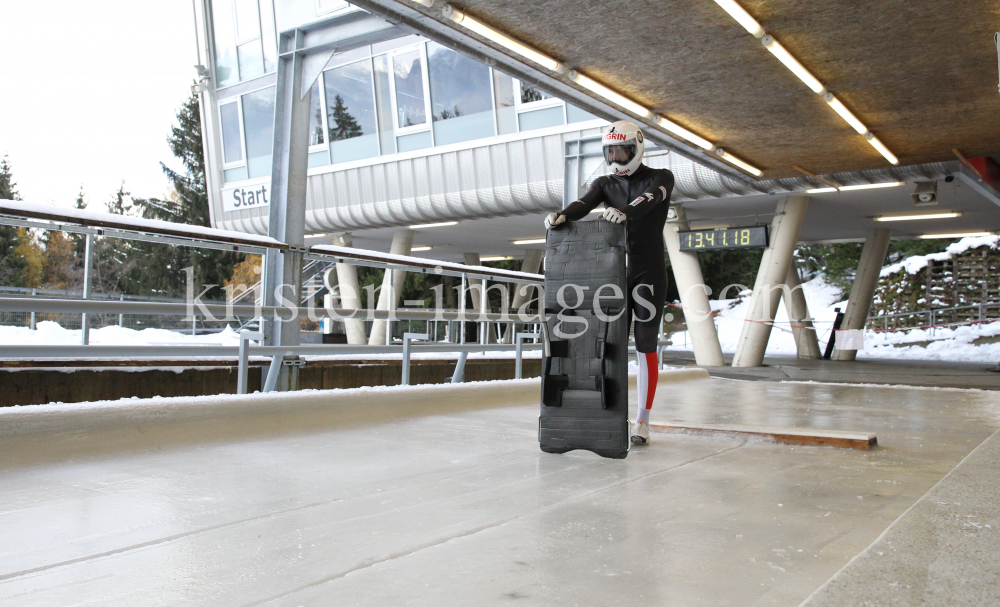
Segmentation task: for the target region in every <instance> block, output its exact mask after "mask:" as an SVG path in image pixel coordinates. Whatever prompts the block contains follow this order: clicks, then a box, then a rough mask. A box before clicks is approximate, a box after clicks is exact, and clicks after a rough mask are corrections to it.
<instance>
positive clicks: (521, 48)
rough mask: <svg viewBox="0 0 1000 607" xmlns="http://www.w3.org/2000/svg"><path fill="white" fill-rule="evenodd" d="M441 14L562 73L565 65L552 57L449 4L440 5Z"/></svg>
mask: <svg viewBox="0 0 1000 607" xmlns="http://www.w3.org/2000/svg"><path fill="white" fill-rule="evenodd" d="M441 14H442V15H444V16H445V17H446V18H447V19H451V20H452V21H454V22H455V23H457V24H459V25H461V26H462V27H464V28H466V29H468V30H471V31H473V32H475V33H477V34H479V35H480V36H482V37H483V38H486V39H487V40H491V41H493V42H496V43H497V44H499V45H500V46H502V47H504V48H506V49H507V50H509V51H513V52H515V53H517V54H518V55H521V56H522V57H524V58H525V59H529V60H531V61H534V62H535V63H537V64H538V65H540V66H542V67H544V68H547V69H550V70H552V71H553V72H558V73H560V74H561V73H563V71H565V69H566V68H565V67H563V65H562V64H561V63H559V62H558V61H556V60H555V59H553V58H552V57H549V56H548V55H544V54H542V53H540V52H538V51H536V50H535V49H533V48H531V47H530V46H527V45H524V44H522V43H520V42H518V41H517V40H514V39H513V38H511V37H510V36H508V35H507V34H504V33H501V32H499V31H497V30H495V29H493V28H492V27H490V26H488V25H486V24H485V23H483V22H481V21H479V20H477V19H475V18H473V17H470V16H469V15H467V14H466V13H464V12H462V11H460V10H458V9H457V8H455V7H454V6H452V5H450V4H445V5H444V6H443V7H441Z"/></svg>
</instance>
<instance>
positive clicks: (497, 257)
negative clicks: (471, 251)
mask: <svg viewBox="0 0 1000 607" xmlns="http://www.w3.org/2000/svg"><path fill="white" fill-rule="evenodd" d="M508 259H510V257H506V256H504V255H490V256H488V257H480V258H479V261H505V260H508Z"/></svg>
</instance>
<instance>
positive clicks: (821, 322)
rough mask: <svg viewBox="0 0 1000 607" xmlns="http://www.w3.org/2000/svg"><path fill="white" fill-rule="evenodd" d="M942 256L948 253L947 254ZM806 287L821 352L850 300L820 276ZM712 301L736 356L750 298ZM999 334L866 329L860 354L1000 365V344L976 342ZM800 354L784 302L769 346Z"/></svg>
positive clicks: (687, 345)
mask: <svg viewBox="0 0 1000 607" xmlns="http://www.w3.org/2000/svg"><path fill="white" fill-rule="evenodd" d="M991 238H996V237H991ZM966 240H971V239H966ZM960 244H962V243H961V242H959V243H955V245H952V246H957V245H960ZM953 253H954V251H953ZM939 255H945V253H941V254H939ZM923 263H924V265H926V259H924V260H923ZM915 265H916V262H915ZM921 267H922V266H921ZM897 270H898V268H897ZM918 270H919V268H918ZM802 289H803V291H804V292H805V296H806V303H807V304H808V306H809V312H810V313H811V314H812V316H813V318H814V319H815V320H814V321H813V325H814V326H815V327H816V333H817V336H818V338H819V342H820V349H821V350H822V349H824V348H825V346H826V341H827V340H828V339H829V337H830V328H831V327H832V326H833V321H834V319H836V317H837V312H836V310H835V308H840V309H841V310H842V311H843V310H844V309H846V308H847V302H846V301H839V299H840V297H839V296H840V293H839V291H838V290H837V289H836V288H835V287H831V286H830V285H827V284H826V283H825V282H824V281H823V278H822V277H816V278H814V279H812V280H810V281H809V282H806V283H804V284H803V285H802ZM711 303H712V310H713V311H714V312H716V313H717V314H719V316H717V317H716V322H715V326H716V327H717V328H718V331H719V343H720V344H721V345H722V351H723V352H728V353H732V352H735V351H736V344H737V342H738V341H739V338H740V332H741V331H742V329H743V324H744V322H745V320H744V319H745V318H746V316H747V307H748V306H749V303H750V298H749V297H743V298H736V299H726V300H721V301H712V302H711ZM680 312H681V311H680V310H678V309H676V308H674V311H673V313H674V314H679V313H680ZM994 335H1000V321H997V322H991V323H983V324H975V325H966V326H960V327H954V328H936V329H912V330H910V331H893V332H877V331H866V332H865V349H864V350H863V351H860V352H858V356H859V357H863V358H895V359H910V360H943V361H963V362H987V363H996V362H997V361H1000V343H995V344H981V345H978V346H977V345H973V343H972V342H973V341H974V340H975V339H976V338H978V337H989V336H994ZM670 339H671V341H673V345H672V346H670V347H668V349H669V350H690V349H691V337H690V336H689V335H688V334H687V332H683V333H674V334H673V335H671V336H670ZM931 340H933V342H932V343H930V344H927V345H926V347H921V346H919V345H915V346H905V347H900V346H897V345H894V344H903V343H912V342H924V341H931ZM795 353H796V350H795V340H794V338H793V337H792V333H791V328H790V325H789V322H788V314H787V312H786V311H785V307H784V303H782V304H781V305H780V306H779V307H778V313H777V314H776V318H775V325H774V329H772V330H771V338H770V340H769V341H768V344H767V354H768V355H795Z"/></svg>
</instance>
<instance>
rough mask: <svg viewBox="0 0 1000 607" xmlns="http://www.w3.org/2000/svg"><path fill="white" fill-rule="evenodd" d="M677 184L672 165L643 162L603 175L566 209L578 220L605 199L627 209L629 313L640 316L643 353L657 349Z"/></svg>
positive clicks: (639, 345) (637, 340)
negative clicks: (667, 227) (625, 172)
mask: <svg viewBox="0 0 1000 607" xmlns="http://www.w3.org/2000/svg"><path fill="white" fill-rule="evenodd" d="M673 190H674V174H673V173H671V172H670V171H669V170H668V169H651V168H649V167H648V166H646V165H644V164H640V165H639V168H637V169H636V170H635V172H634V173H632V174H631V175H629V176H626V177H621V176H618V175H604V176H602V177H598V178H597V179H595V180H594V182H593V184H592V185H591V186H590V189H589V190H587V193H586V194H584V195H583V196H581V197H580V199H579V200H577V201H575V202H572V203H570V204H569V206H567V207H566V208H565V209H563V210H562V211H561V213H562V214H563V215H565V216H566V219H568V220H570V221H577V220H580V219H583V218H584V217H586V216H587V214H588V213H590V212H591V211H592V210H594V208H596V207H597V205H599V204H601V203H602V202H603V203H604V206H605V207H609V208H611V207H613V208H616V209H618V210H620V211H621V212H622V213H624V214H625V217H626V219H625V233H626V240H625V242H626V245H625V246H626V252H627V253H628V299H629V306H628V308H629V315H630V317H631V318H634V319H635V348H636V350H637V351H639V352H644V353H645V352H655V351H656V342H657V337H658V336H659V333H660V321H661V318H662V317H663V304H664V302H665V301H666V297H667V269H666V264H665V263H664V261H663V251H664V244H663V226H664V224H665V223H666V222H667V211H668V209H669V206H670V194H671V193H672V192H673ZM637 287H638V289H639V290H638V291H636V290H635V289H636V288H637ZM633 294H637V295H638V296H639V297H641V298H642V299H643V300H645V301H646V302H648V304H652V306H653V308H654V309H653V310H650V309H649V308H648V307H647V305H644V302H643V301H637V300H636V299H635V297H633Z"/></svg>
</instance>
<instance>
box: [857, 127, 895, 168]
mask: <svg viewBox="0 0 1000 607" xmlns="http://www.w3.org/2000/svg"><path fill="white" fill-rule="evenodd" d="M865 139H866V140H867V141H868V143H869V144H871V146H872V147H873V148H875V149H876V150H878V153H879V154H882V155H883V156H885V159H886V160H888V161H889V162H890V163H891V164H899V159H898V158H896V156H895V154H893V153H892V152H890V151H889V148H887V147H885V145H883V144H882V142H881V141H879V140H878V137H876V136H875V135H873V134H872V133H871V132H868V133H865Z"/></svg>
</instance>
